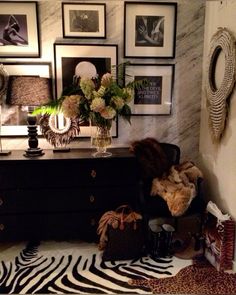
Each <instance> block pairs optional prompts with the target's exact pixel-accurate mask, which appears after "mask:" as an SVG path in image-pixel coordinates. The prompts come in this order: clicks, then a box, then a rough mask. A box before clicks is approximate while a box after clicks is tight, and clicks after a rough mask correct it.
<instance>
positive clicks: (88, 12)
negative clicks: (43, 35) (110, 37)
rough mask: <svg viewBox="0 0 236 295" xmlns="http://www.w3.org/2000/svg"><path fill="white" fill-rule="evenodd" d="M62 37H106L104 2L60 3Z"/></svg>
mask: <svg viewBox="0 0 236 295" xmlns="http://www.w3.org/2000/svg"><path fill="white" fill-rule="evenodd" d="M62 25H63V37H69V38H71V37H74V38H106V4H94V3H86V4H85V3H62Z"/></svg>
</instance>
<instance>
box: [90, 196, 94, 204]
mask: <svg viewBox="0 0 236 295" xmlns="http://www.w3.org/2000/svg"><path fill="white" fill-rule="evenodd" d="M89 201H90V203H93V202H94V201H95V197H94V196H93V195H91V196H89Z"/></svg>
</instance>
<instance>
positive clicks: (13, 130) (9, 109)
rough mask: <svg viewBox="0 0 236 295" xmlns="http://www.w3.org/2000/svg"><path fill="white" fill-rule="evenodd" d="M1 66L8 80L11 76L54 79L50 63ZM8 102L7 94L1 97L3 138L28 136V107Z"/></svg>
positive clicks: (7, 63) (14, 63)
mask: <svg viewBox="0 0 236 295" xmlns="http://www.w3.org/2000/svg"><path fill="white" fill-rule="evenodd" d="M1 64H2V66H3V69H4V73H5V74H6V76H7V77H6V79H8V77H9V76H40V77H43V78H52V66H51V63H48V62H22V63H20V62H1ZM6 100H7V93H5V94H3V96H2V97H1V122H2V127H1V136H28V129H27V126H28V123H27V114H28V107H23V106H22V107H20V106H16V105H15V106H13V105H11V104H8V103H6ZM38 129H39V128H38ZM38 131H39V130H38ZM39 134H40V132H39Z"/></svg>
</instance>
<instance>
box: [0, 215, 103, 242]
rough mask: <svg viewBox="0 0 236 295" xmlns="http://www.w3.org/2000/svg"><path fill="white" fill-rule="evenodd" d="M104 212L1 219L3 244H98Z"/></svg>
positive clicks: (5, 217) (7, 216)
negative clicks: (69, 241) (70, 241)
mask: <svg viewBox="0 0 236 295" xmlns="http://www.w3.org/2000/svg"><path fill="white" fill-rule="evenodd" d="M101 216H102V212H101V213H96V214H95V213H91V212H83V213H79V214H78V213H64V214H62V213H60V214H55V213H54V214H25V215H6V216H4V215H3V216H0V241H17V240H18V241H19V240H32V239H33V240H43V239H59V240H66V239H72V238H73V239H83V240H86V241H97V240H98V236H97V233H96V230H97V226H98V222H99V219H100V217H101Z"/></svg>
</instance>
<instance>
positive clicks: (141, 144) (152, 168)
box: [130, 137, 171, 180]
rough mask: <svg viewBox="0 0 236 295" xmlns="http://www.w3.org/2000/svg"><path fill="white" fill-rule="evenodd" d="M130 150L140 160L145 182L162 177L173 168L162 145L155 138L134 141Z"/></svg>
mask: <svg viewBox="0 0 236 295" xmlns="http://www.w3.org/2000/svg"><path fill="white" fill-rule="evenodd" d="M130 150H131V152H133V153H134V154H135V156H136V157H137V159H138V162H139V165H140V171H141V176H142V178H143V179H144V180H145V179H153V178H155V177H161V176H162V175H163V174H164V173H165V172H167V171H168V170H169V169H170V167H171V164H170V162H169V161H168V159H167V156H166V154H165V152H164V151H163V149H162V147H161V145H160V144H159V142H158V141H157V140H156V139H154V138H151V137H147V138H145V139H142V140H137V141H134V142H132V143H131V147H130Z"/></svg>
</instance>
